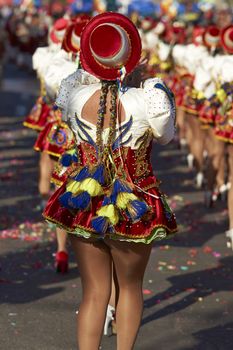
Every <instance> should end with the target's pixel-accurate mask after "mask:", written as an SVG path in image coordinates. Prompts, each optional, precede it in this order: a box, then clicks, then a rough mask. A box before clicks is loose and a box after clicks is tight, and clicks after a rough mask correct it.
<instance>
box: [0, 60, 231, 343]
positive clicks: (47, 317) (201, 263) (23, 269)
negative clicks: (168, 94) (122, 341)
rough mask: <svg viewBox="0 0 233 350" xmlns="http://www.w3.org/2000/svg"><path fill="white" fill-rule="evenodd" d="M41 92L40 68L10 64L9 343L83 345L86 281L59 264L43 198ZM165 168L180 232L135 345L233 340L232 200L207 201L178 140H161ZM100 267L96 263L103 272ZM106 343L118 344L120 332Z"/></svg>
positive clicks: (157, 271)
mask: <svg viewBox="0 0 233 350" xmlns="http://www.w3.org/2000/svg"><path fill="white" fill-rule="evenodd" d="M38 91H39V86H38V82H37V80H36V78H35V76H34V75H33V74H32V73H28V72H25V71H19V70H18V69H17V68H16V67H14V66H13V65H10V64H9V65H7V66H6V67H5V69H4V80H3V83H2V86H1V90H0V164H1V166H0V335H1V339H0V349H2V350H6V349H7V350H16V349H17V350H75V349H77V348H76V340H75V328H76V314H75V311H76V310H77V309H78V307H79V303H80V301H81V283H80V278H79V272H78V269H77V268H76V265H75V261H74V256H73V254H72V251H71V249H70V271H69V273H68V274H67V275H59V274H56V273H55V271H54V266H53V259H54V258H53V253H54V252H55V251H56V244H55V241H54V239H55V233H54V227H52V226H49V225H48V224H46V223H44V221H43V219H42V217H41V212H40V209H39V207H38V205H39V201H40V199H39V196H38V191H37V183H38V159H39V158H38V154H36V152H34V151H33V148H32V147H33V144H34V141H35V139H36V133H35V132H34V131H32V130H28V129H26V128H24V127H23V126H22V121H23V120H24V117H25V115H26V114H27V112H28V111H29V110H30V108H31V107H32V105H33V103H34V101H35V99H36V97H37V94H38ZM152 161H153V166H154V169H155V174H156V175H157V176H158V178H159V179H160V180H161V181H162V190H164V191H165V192H166V193H167V194H168V196H169V201H170V204H171V207H172V208H173V210H174V211H175V213H176V216H177V221H178V223H179V233H178V234H177V235H176V236H175V237H174V238H172V239H169V240H165V241H162V242H160V243H155V245H154V248H153V251H152V254H151V258H150V261H149V265H148V268H147V271H146V274H145V280H144V285H143V293H144V298H145V307H144V314H143V319H142V326H141V329H140V332H139V335H138V339H137V343H136V346H135V350H230V349H233V299H232V297H233V252H232V251H231V250H229V249H227V248H226V239H225V234H224V231H225V230H226V229H227V228H228V226H227V225H228V220H227V209H226V203H224V202H221V201H217V202H216V204H215V206H214V207H213V208H211V209H206V208H205V207H204V205H203V191H202V190H198V189H196V187H195V183H194V173H193V172H191V171H190V170H188V168H187V166H186V162H185V152H184V151H181V150H179V149H178V147H177V144H176V143H175V142H173V143H171V144H170V145H168V146H163V147H160V146H158V145H155V146H154V148H153V155H152ZM93 273H94V271H93ZM101 348H102V349H104V350H114V349H116V338H115V337H114V336H109V337H103V340H102V345H101Z"/></svg>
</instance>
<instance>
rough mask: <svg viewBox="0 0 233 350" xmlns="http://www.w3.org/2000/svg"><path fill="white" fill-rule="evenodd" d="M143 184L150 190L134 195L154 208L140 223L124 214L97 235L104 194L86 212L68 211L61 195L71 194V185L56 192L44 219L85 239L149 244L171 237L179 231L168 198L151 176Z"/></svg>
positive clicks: (64, 185)
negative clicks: (98, 218)
mask: <svg viewBox="0 0 233 350" xmlns="http://www.w3.org/2000/svg"><path fill="white" fill-rule="evenodd" d="M143 182H144V184H143V187H144V188H147V187H150V188H149V189H147V190H146V191H141V190H134V192H133V193H134V195H136V196H137V197H138V198H140V200H143V201H144V202H145V203H146V204H147V205H148V206H149V207H150V212H149V213H148V215H146V216H145V217H144V218H143V219H141V220H138V221H137V222H132V221H131V220H130V219H129V218H128V217H127V216H126V215H125V214H124V213H123V212H122V213H121V219H120V220H119V222H118V223H117V224H116V225H114V226H113V227H112V228H111V230H108V231H106V232H105V233H104V234H101V233H99V232H97V231H96V230H95V229H94V228H93V225H92V220H93V218H95V217H96V212H98V210H99V209H100V208H101V207H102V206H103V200H104V195H102V196H96V197H93V198H92V201H91V204H90V206H89V207H88V209H86V210H77V209H72V208H70V209H67V208H66V207H64V206H63V205H62V204H61V200H60V199H61V196H62V195H64V193H66V191H67V190H66V185H67V182H65V183H64V184H63V185H62V186H61V187H60V188H59V189H58V190H57V191H55V193H54V194H53V195H52V197H51V198H50V199H49V201H48V204H47V206H46V208H45V210H44V213H43V216H44V217H45V219H46V220H48V221H50V222H53V223H55V224H57V225H58V226H59V227H61V228H64V229H65V230H66V231H67V232H69V233H72V234H75V235H77V236H81V237H85V238H91V237H93V238H97V239H104V238H105V237H108V238H111V239H115V240H123V241H132V242H137V243H146V244H149V243H151V242H152V241H153V240H161V239H163V238H166V237H170V236H171V235H172V234H174V233H175V232H176V231H177V225H176V220H175V216H174V214H173V213H172V211H171V209H170V208H169V206H168V204H167V202H166V198H165V196H164V195H163V194H161V193H160V191H159V189H158V187H156V180H155V178H153V177H149V178H148V179H147V180H144V181H143ZM147 182H148V183H147ZM149 183H150V185H149ZM153 183H154V187H153ZM106 192H108V189H106Z"/></svg>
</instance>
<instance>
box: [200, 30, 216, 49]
mask: <svg viewBox="0 0 233 350" xmlns="http://www.w3.org/2000/svg"><path fill="white" fill-rule="evenodd" d="M210 29H211V27H208V28H206V29H205V30H204V32H203V34H202V40H203V43H204V45H205V46H207V47H209V48H211V47H218V46H219V45H220V32H219V35H216V37H217V38H218V41H217V42H216V43H211V42H210V41H209V40H208V35H209V36H211V34H210V33H209V30H210Z"/></svg>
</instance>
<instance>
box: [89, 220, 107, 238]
mask: <svg viewBox="0 0 233 350" xmlns="http://www.w3.org/2000/svg"><path fill="white" fill-rule="evenodd" d="M91 225H92V227H93V229H94V230H95V231H96V232H98V233H100V234H102V235H104V234H105V233H106V231H107V229H108V225H109V222H108V219H107V218H105V217H104V216H97V217H96V218H94V219H92V221H91Z"/></svg>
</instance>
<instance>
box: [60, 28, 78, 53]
mask: <svg viewBox="0 0 233 350" xmlns="http://www.w3.org/2000/svg"><path fill="white" fill-rule="evenodd" d="M73 29H74V23H73V24H71V25H70V26H69V27H68V28H67V29H66V33H65V36H64V38H63V41H62V49H64V50H65V51H66V52H73V53H77V52H78V51H79V50H78V49H77V48H76V47H74V46H73V45H72V41H71V36H72V31H73Z"/></svg>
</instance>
